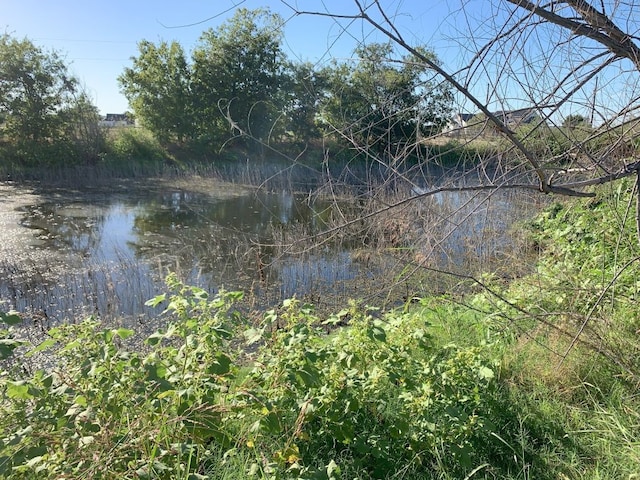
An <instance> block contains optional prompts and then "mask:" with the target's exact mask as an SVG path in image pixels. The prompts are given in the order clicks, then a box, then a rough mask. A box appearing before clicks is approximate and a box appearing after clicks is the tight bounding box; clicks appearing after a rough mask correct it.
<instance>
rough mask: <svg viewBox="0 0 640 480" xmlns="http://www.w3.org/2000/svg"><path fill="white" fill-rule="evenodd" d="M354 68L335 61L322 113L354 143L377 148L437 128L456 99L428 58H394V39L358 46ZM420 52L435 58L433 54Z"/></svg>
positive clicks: (416, 138)
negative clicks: (437, 78) (435, 76)
mask: <svg viewBox="0 0 640 480" xmlns="http://www.w3.org/2000/svg"><path fill="white" fill-rule="evenodd" d="M355 53H356V55H357V60H358V63H357V65H356V66H355V68H351V67H349V66H347V65H345V64H343V65H337V66H336V67H335V68H334V69H333V72H332V74H331V79H330V95H329V96H328V97H327V99H326V101H325V102H324V105H323V110H322V119H323V121H324V122H325V124H326V125H328V126H329V127H330V128H331V129H334V130H336V131H339V132H340V134H341V135H344V136H345V137H346V138H348V139H349V140H350V141H351V142H353V143H354V144H357V145H359V146H361V147H364V148H366V149H372V151H374V152H375V153H377V154H380V153H391V151H392V149H395V148H397V147H398V145H401V144H407V143H414V142H418V141H419V140H420V137H421V136H422V135H425V134H428V133H430V132H431V131H439V130H440V129H441V128H442V127H443V126H444V125H445V124H446V122H447V120H448V118H449V115H450V111H451V103H452V95H451V92H450V91H449V88H448V87H447V86H445V85H444V84H442V83H439V82H435V81H433V80H432V79H431V76H430V75H429V73H430V72H429V68H428V66H427V65H426V64H425V63H424V62H420V61H417V59H416V58H415V57H414V56H413V55H410V56H405V57H402V58H401V59H400V61H398V62H392V61H391V60H390V56H391V54H392V53H393V52H392V47H391V44H378V43H374V44H369V45H362V46H360V47H358V48H357V49H356V51H355ZM422 54H423V55H425V56H428V57H429V58H430V59H431V60H432V61H434V62H437V59H436V57H435V54H433V53H432V52H429V51H427V50H424V49H423V50H422Z"/></svg>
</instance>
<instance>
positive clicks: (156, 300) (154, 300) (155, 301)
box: [144, 293, 167, 307]
mask: <svg viewBox="0 0 640 480" xmlns="http://www.w3.org/2000/svg"><path fill="white" fill-rule="evenodd" d="M166 299H167V295H166V294H164V293H163V294H162V295H157V296H155V297H153V298H151V299H149V300H147V301H146V302H144V304H145V305H146V306H147V307H157V306H158V305H160V304H161V303H162V302H164V301H165V300H166Z"/></svg>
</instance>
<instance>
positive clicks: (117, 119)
mask: <svg viewBox="0 0 640 480" xmlns="http://www.w3.org/2000/svg"><path fill="white" fill-rule="evenodd" d="M98 124H99V125H100V126H101V127H132V126H134V125H135V122H134V121H133V119H132V118H131V117H130V116H129V115H127V114H126V113H107V114H106V115H105V117H104V118H103V119H102V120H100V122H98Z"/></svg>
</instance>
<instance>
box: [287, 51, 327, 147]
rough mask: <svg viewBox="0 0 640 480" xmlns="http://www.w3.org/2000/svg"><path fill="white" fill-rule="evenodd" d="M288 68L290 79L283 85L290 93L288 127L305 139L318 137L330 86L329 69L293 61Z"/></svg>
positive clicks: (303, 140) (302, 139)
mask: <svg viewBox="0 0 640 480" xmlns="http://www.w3.org/2000/svg"><path fill="white" fill-rule="evenodd" d="M288 71H289V74H288V75H287V77H288V78H289V79H290V80H289V83H288V85H286V84H285V85H281V89H282V91H283V92H285V94H288V98H287V101H286V106H285V113H286V122H287V123H286V130H287V131H288V132H291V134H292V135H293V137H294V139H296V140H299V141H302V142H308V141H309V140H314V139H317V138H319V137H320V136H321V132H320V128H319V115H320V106H321V102H322V100H323V98H324V97H325V95H326V93H327V89H328V73H327V70H326V69H321V70H316V69H315V68H314V67H313V65H311V64H310V63H291V64H290V66H289V68H288ZM285 78H286V77H285Z"/></svg>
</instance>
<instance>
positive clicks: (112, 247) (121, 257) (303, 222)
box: [0, 180, 521, 324]
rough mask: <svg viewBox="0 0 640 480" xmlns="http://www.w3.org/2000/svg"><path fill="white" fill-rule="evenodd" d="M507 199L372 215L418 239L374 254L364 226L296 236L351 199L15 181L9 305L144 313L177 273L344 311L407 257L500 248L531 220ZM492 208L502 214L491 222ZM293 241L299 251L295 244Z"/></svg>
mask: <svg viewBox="0 0 640 480" xmlns="http://www.w3.org/2000/svg"><path fill="white" fill-rule="evenodd" d="M505 195H506V193H500V194H494V195H493V196H492V197H491V198H490V199H489V200H488V199H487V197H486V196H485V197H482V198H479V197H478V196H477V194H470V195H466V196H465V195H463V194H458V195H455V196H453V197H451V196H445V195H438V196H434V197H430V198H428V199H424V200H419V201H416V202H414V203H413V204H412V207H411V208H412V210H411V211H404V212H402V211H401V212H400V213H398V212H394V213H393V215H391V216H390V217H387V218H386V219H384V218H381V219H376V220H373V221H372V223H371V224H370V225H368V226H367V228H368V229H369V230H371V229H372V228H373V227H376V226H380V225H381V227H380V228H381V230H380V232H379V235H381V236H385V235H386V236H391V235H397V236H401V237H406V238H407V239H409V240H410V241H411V242H412V244H413V245H414V247H415V248H414V247H411V248H408V247H407V244H406V242H405V243H403V244H402V246H400V244H391V243H390V245H391V246H390V247H389V248H386V249H381V250H379V251H378V252H377V253H376V255H375V256H374V257H372V256H371V255H370V254H368V253H367V254H363V252H364V251H366V250H367V248H366V247H363V244H362V242H360V241H359V240H358V238H359V237H358V236H357V235H356V241H345V239H344V237H343V238H342V239H341V241H337V240H336V241H326V242H318V241H316V240H313V241H311V240H309V243H308V245H307V244H306V243H304V242H303V243H300V242H299V241H300V239H304V238H309V236H311V235H314V234H317V233H319V232H322V231H323V230H325V229H327V227H328V226H330V223H331V222H332V219H333V218H334V217H335V216H336V211H337V209H339V211H340V213H341V214H344V213H345V212H346V211H348V210H349V208H351V207H352V205H350V204H349V203H348V202H346V203H345V204H343V205H340V204H336V203H335V202H334V201H329V200H323V199H321V198H314V197H312V196H309V195H298V194H293V193H290V192H287V191H281V192H276V193H267V192H263V191H257V190H254V189H245V188H241V187H238V186H234V185H230V184H225V183H222V182H219V181H214V180H207V181H203V180H199V181H193V182H188V181H183V182H182V183H179V184H176V183H169V182H157V183H150V184H146V185H136V184H133V183H131V184H127V183H124V184H121V185H114V186H111V187H110V188H109V189H108V190H107V189H94V190H83V191H79V190H69V189H67V190H62V189H51V190H46V189H39V190H37V191H35V190H28V189H24V188H22V189H20V188H18V187H16V186H12V185H7V184H5V185H3V186H2V188H1V189H0V222H1V223H2V225H3V230H4V232H5V234H4V236H5V242H4V243H3V245H2V246H0V269H1V272H0V273H1V274H2V276H1V277H0V301H2V302H3V303H4V306H2V307H0V308H5V309H8V308H14V309H16V310H18V311H20V312H23V313H25V316H26V317H29V318H33V319H34V320H36V319H39V321H41V322H42V321H45V320H46V322H47V324H52V323H56V322H60V321H76V320H78V319H80V318H83V317H84V316H87V315H96V316H98V317H100V318H103V319H105V320H115V319H119V320H118V321H124V322H125V323H129V324H131V323H135V322H138V321H139V322H145V321H148V319H149V318H151V317H153V316H154V312H152V311H151V310H149V308H148V307H145V305H144V302H145V301H146V300H147V299H149V298H151V297H153V296H155V295H156V294H157V293H159V292H160V291H163V290H164V289H165V288H164V284H163V279H164V276H165V275H166V274H167V273H168V272H169V271H176V272H177V273H178V274H179V276H180V277H181V278H183V279H184V281H186V282H187V283H191V284H197V285H200V286H203V287H204V288H207V289H209V290H212V291H213V290H215V289H217V288H220V287H223V286H224V287H225V288H227V289H231V290H236V289H239V290H243V291H245V292H247V294H248V298H250V301H249V302H248V303H249V304H250V307H252V308H265V307H267V306H270V305H273V304H275V303H278V302H279V300H281V299H282V298H286V297H290V296H293V295H296V296H298V297H303V298H308V299H310V300H312V301H314V302H316V303H317V302H318V301H319V300H320V299H321V298H322V299H325V300H326V298H328V297H330V296H333V297H332V298H336V301H335V305H336V306H338V307H339V306H340V305H341V302H342V304H344V303H343V302H344V301H345V299H346V298H350V297H357V296H359V295H362V293H361V292H362V291H363V290H365V288H364V285H365V284H368V285H370V286H374V287H377V288H378V289H380V290H384V289H385V288H386V287H387V286H388V285H389V281H390V278H389V275H391V273H392V272H391V269H392V267H391V266H393V265H395V268H396V269H397V270H398V271H400V270H403V269H404V270H406V266H407V258H410V261H411V262H413V263H414V264H415V265H417V266H418V267H419V266H420V264H421V262H422V263H424V262H429V264H430V265H433V264H434V262H435V263H438V264H441V263H442V262H447V261H448V262H451V261H452V259H453V264H455V263H456V262H458V263H459V259H460V258H464V255H463V251H464V250H469V249H470V250H471V251H472V252H473V253H472V256H475V257H478V258H480V257H484V256H487V255H491V254H493V253H495V251H497V250H502V249H504V247H505V246H506V245H507V244H508V243H509V242H508V240H505V238H506V237H504V236H505V235H506V232H507V230H508V229H507V227H508V226H509V224H510V223H512V222H513V221H514V220H515V219H517V218H520V216H521V210H519V207H516V206H515V203H514V202H513V201H512V199H511V198H510V197H506V196H505ZM491 202H492V203H491ZM482 205H484V207H483V206H482ZM491 205H492V206H491ZM489 206H491V208H492V210H493V211H494V213H496V212H497V215H496V220H495V221H493V222H490V221H489V215H488V214H487V212H488V211H489ZM399 219H402V220H401V221H400V220H399ZM389 225H391V226H389ZM461 225H462V227H461ZM489 231H492V232H498V234H499V235H497V236H496V235H491V236H490V235H488V234H487V232H489ZM490 237H491V239H490ZM296 241H297V242H298V243H296V246H295V250H296V251H297V252H298V253H297V254H293V253H292V252H291V251H290V249H288V248H287V245H290V244H291V243H292V242H296ZM306 247H309V248H306ZM312 247H313V248H312ZM474 249H475V250H474ZM407 251H410V255H409V257H407V255H406V254H407ZM385 252H386V253H385ZM383 253H384V254H383ZM400 253H402V255H404V257H402V258H403V259H402V260H399V259H400V257H401V255H400ZM372 258H374V260H372ZM389 262H391V263H389ZM463 268H465V267H464V266H463ZM394 278H398V277H394ZM325 303H326V302H325Z"/></svg>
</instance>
